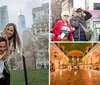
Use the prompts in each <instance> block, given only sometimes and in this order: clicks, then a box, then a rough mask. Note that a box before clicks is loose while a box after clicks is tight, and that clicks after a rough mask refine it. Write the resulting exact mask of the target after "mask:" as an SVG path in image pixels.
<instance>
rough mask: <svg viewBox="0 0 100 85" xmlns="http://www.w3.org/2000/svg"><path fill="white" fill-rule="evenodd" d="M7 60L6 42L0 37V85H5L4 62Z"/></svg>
mask: <svg viewBox="0 0 100 85" xmlns="http://www.w3.org/2000/svg"><path fill="white" fill-rule="evenodd" d="M6 59H7V41H6V39H4V38H3V37H0V85H7V84H6V81H8V80H7V75H6V73H7V72H6V67H5V65H4V62H5V61H6Z"/></svg>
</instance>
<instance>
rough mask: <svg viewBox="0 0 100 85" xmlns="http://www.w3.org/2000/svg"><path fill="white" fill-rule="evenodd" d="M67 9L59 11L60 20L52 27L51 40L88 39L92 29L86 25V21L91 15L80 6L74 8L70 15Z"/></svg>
mask: <svg viewBox="0 0 100 85" xmlns="http://www.w3.org/2000/svg"><path fill="white" fill-rule="evenodd" d="M69 17H70V14H69V13H68V11H63V12H62V13H61V18H62V19H61V20H59V21H57V22H56V23H55V25H54V27H53V33H54V37H53V38H52V41H89V40H90V39H91V37H92V30H91V29H90V28H88V27H87V24H86V21H87V20H89V19H90V18H91V17H92V15H91V13H90V12H89V11H87V10H83V9H82V8H77V9H76V8H74V9H73V15H72V16H71V17H70V18H69Z"/></svg>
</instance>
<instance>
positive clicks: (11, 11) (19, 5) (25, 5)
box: [0, 0, 48, 28]
mask: <svg viewBox="0 0 100 85" xmlns="http://www.w3.org/2000/svg"><path fill="white" fill-rule="evenodd" d="M34 3H35V4H34ZM44 3H48V0H38V1H33V0H21V1H19V0H14V1H12V0H3V1H1V3H0V7H2V6H5V5H6V6H7V7H8V16H9V22H13V23H15V24H16V25H17V26H18V16H19V15H20V11H21V14H22V15H24V16H25V19H26V28H27V27H29V28H30V27H32V23H33V20H32V19H33V18H32V8H36V7H39V6H41V5H42V4H44Z"/></svg>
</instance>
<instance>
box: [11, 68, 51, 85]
mask: <svg viewBox="0 0 100 85" xmlns="http://www.w3.org/2000/svg"><path fill="white" fill-rule="evenodd" d="M10 74H11V85H25V81H24V72H23V70H11V71H10ZM27 75H28V85H49V71H48V70H47V69H42V70H39V69H38V70H35V69H27Z"/></svg>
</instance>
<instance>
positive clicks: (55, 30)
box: [53, 20, 74, 41]
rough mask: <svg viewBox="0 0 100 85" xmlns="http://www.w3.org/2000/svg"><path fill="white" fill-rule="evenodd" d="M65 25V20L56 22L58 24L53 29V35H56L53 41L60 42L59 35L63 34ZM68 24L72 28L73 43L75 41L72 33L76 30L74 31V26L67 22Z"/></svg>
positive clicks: (70, 35)
mask: <svg viewBox="0 0 100 85" xmlns="http://www.w3.org/2000/svg"><path fill="white" fill-rule="evenodd" d="M63 24H64V21H63V20H59V21H58V22H56V24H55V26H54V28H53V33H54V37H53V41H58V35H60V33H61V29H62V26H63ZM66 24H67V26H68V27H69V28H70V34H69V40H70V41H72V40H73V34H72V33H73V31H74V30H73V29H72V26H71V25H70V23H69V22H68V21H66Z"/></svg>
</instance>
